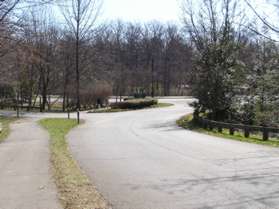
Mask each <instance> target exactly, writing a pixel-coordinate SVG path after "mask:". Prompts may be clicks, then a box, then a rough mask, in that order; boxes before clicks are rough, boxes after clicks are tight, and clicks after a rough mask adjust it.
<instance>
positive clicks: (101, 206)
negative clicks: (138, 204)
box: [40, 119, 110, 209]
mask: <svg viewBox="0 0 279 209" xmlns="http://www.w3.org/2000/svg"><path fill="white" fill-rule="evenodd" d="M40 124H41V125H42V126H43V127H44V128H46V129H47V130H48V132H49V134H50V137H51V143H50V150H51V162H52V165H53V172H54V178H55V182H56V185H57V187H58V191H59V196H60V200H61V202H62V205H63V207H64V208H65V209H107V208H110V206H109V205H108V204H107V202H106V201H105V200H104V198H103V197H102V196H101V195H100V193H99V192H98V191H97V190H96V188H95V187H94V186H93V185H92V184H91V182H90V181H89V179H88V177H87V176H86V175H85V174H84V173H83V172H82V171H81V169H80V167H79V166H78V164H77V162H76V161H75V160H74V159H73V158H72V156H71V154H70V152H69V147H68V143H67V141H66V139H65V137H66V135H67V134H68V132H69V131H70V130H71V129H72V128H74V127H76V126H77V123H76V120H67V119H44V120H41V121H40Z"/></svg>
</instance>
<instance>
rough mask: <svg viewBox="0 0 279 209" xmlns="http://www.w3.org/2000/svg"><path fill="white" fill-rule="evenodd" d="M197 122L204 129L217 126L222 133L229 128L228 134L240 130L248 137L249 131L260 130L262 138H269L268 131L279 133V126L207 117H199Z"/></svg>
mask: <svg viewBox="0 0 279 209" xmlns="http://www.w3.org/2000/svg"><path fill="white" fill-rule="evenodd" d="M198 122H199V123H200V125H201V126H202V127H203V128H205V129H210V130H213V129H214V128H217V130H218V132H220V133H222V132H223V129H225V128H226V129H229V131H230V135H234V132H235V131H236V130H242V131H243V133H244V136H245V137H246V138H249V136H250V133H251V132H262V136H263V140H264V141H267V140H268V139H269V135H270V133H279V128H273V127H264V126H249V125H243V124H233V123H223V122H219V121H213V120H208V119H203V118H199V119H198Z"/></svg>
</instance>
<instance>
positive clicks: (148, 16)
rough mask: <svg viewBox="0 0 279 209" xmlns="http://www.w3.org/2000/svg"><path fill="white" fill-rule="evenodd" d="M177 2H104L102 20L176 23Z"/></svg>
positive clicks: (106, 0)
mask: <svg viewBox="0 0 279 209" xmlns="http://www.w3.org/2000/svg"><path fill="white" fill-rule="evenodd" d="M178 1H179V0H104V4H103V8H102V15H101V18H102V19H103V20H106V21H109V20H115V19H122V20H124V21H131V22H148V21H153V20H157V21H161V22H178V21H179V14H180V7H179V2H178Z"/></svg>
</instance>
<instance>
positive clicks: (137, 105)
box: [110, 99, 158, 109]
mask: <svg viewBox="0 0 279 209" xmlns="http://www.w3.org/2000/svg"><path fill="white" fill-rule="evenodd" d="M157 104H158V100H156V99H134V100H127V101H124V102H119V103H112V104H111V105H110V106H111V108H112V109H143V108H146V107H150V106H153V105H157Z"/></svg>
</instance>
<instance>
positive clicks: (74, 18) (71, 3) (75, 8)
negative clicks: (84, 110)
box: [60, 0, 102, 123]
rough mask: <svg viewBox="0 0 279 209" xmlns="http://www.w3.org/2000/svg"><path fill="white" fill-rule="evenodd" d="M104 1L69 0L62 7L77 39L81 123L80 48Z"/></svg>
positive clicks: (77, 93) (78, 108)
mask: <svg viewBox="0 0 279 209" xmlns="http://www.w3.org/2000/svg"><path fill="white" fill-rule="evenodd" d="M101 6H102V0H68V1H66V3H65V4H62V5H60V8H61V11H62V13H63V16H64V18H65V20H66V23H67V25H68V29H69V31H71V32H72V33H73V34H74V37H75V71H76V110H77V120H78V123H79V122H80V116H79V111H80V47H81V44H82V42H83V41H84V40H85V39H88V36H89V34H90V32H91V30H92V28H93V26H94V24H95V22H96V19H97V17H98V16H99V14H100V9H101Z"/></svg>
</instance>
